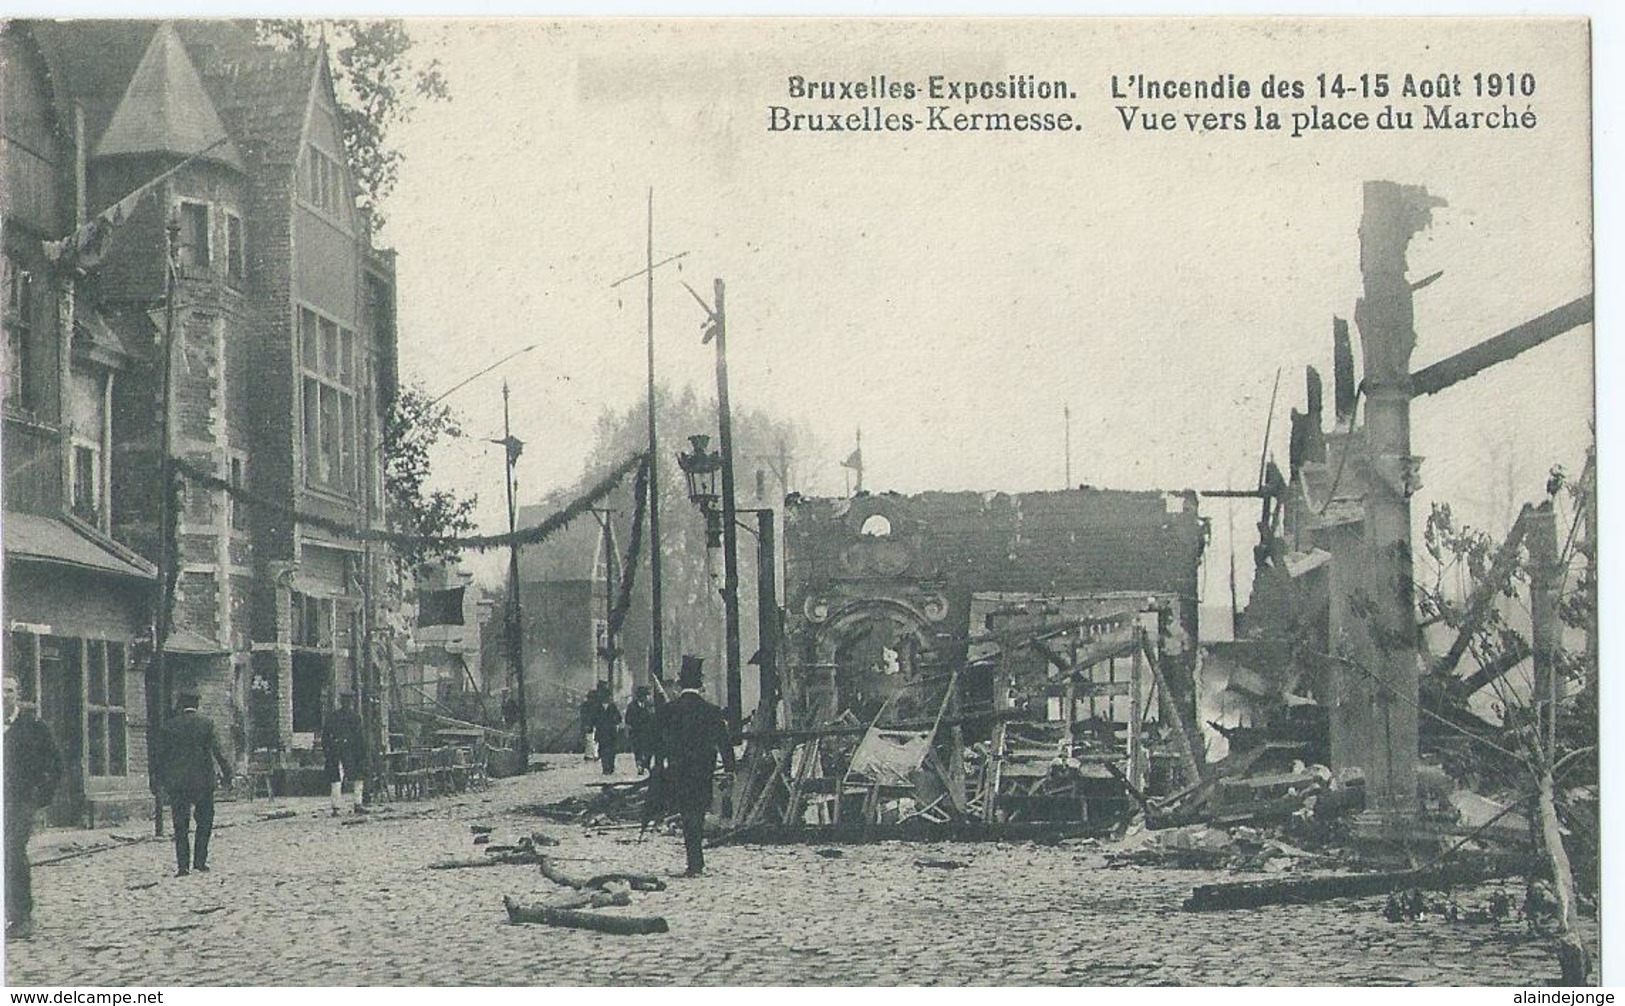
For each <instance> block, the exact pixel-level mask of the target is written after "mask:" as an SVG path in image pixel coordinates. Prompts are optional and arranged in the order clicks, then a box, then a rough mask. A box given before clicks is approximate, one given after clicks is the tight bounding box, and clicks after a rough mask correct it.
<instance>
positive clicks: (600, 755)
mask: <svg viewBox="0 0 1625 1006" xmlns="http://www.w3.org/2000/svg"><path fill="white" fill-rule="evenodd" d="M655 708H656V706H655V700H654V697H653V695H652V693H651V692H650V689H649V686H648V685H640V686H638V688H637V690H636V691H635V692H634V693H633V695H632V701H631V702H628V703H627V704H626V714H625V717H624V723H625V729H624V731H623V730H622V723H623V718H622V714H621V711H620V709H619V708H617V707H616V705H615V699H614V698H613V697H612V696H611V695H610V693H609V689H608V687H606V686H605V685H604V683H603V682H599V683H598V684H597V685H596V686H594V687H593V690H592V691H590V692H588V693H587V697H586V699H584V700H583V701H582V703H581V749H582V752H583V756H584V757H585V758H586V760H587V761H592V760H594V759H597V761H598V762H599V764H601V765H602V766H603V768H604V774H605V775H614V774H615V759H616V757H617V756H618V755H619V754H620V753H621V751H622V750H623V747H622V741H623V740H624V741H625V742H626V743H625V746H626V747H629V748H631V749H632V758H633V760H634V762H635V763H636V765H637V770H638V771H639V772H640V773H641V772H647V771H649V764H650V762H651V761H652V760H653V759H654V751H655Z"/></svg>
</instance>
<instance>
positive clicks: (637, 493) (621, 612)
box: [609, 464, 649, 639]
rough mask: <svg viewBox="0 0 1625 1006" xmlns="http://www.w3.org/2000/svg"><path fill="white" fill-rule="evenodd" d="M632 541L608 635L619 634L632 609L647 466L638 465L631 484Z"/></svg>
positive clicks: (610, 617)
mask: <svg viewBox="0 0 1625 1006" xmlns="http://www.w3.org/2000/svg"><path fill="white" fill-rule="evenodd" d="M632 485H633V489H632V497H633V499H634V501H635V502H634V503H633V507H632V540H631V541H629V542H627V545H626V560H625V561H624V562H623V563H622V564H621V569H622V570H623V572H622V573H621V592H620V596H618V597H617V598H616V599H615V608H614V610H612V611H611V612H610V613H609V635H610V638H612V639H613V638H614V637H616V636H618V635H620V634H621V627H622V626H623V625H625V624H626V613H627V612H628V611H630V610H631V609H632V584H633V583H634V582H635V581H636V580H637V571H638V559H639V558H640V555H639V553H640V552H641V551H642V549H643V511H644V509H645V506H646V504H647V503H648V501H649V466H648V465H646V464H645V465H639V466H638V475H637V480H636V481H635V482H633V484H632Z"/></svg>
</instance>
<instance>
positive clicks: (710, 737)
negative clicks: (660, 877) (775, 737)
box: [655, 654, 734, 877]
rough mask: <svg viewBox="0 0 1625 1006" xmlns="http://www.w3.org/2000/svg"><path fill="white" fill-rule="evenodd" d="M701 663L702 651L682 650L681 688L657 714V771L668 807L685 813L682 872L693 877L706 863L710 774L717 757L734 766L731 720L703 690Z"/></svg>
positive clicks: (730, 767)
mask: <svg viewBox="0 0 1625 1006" xmlns="http://www.w3.org/2000/svg"><path fill="white" fill-rule="evenodd" d="M702 666H703V664H702V661H701V659H700V658H699V657H692V656H689V655H687V654H684V655H683V667H682V670H681V671H680V672H679V673H678V676H677V687H678V688H679V689H680V691H679V692H678V695H677V697H676V698H675V699H672V700H671V701H670V702H668V703H666V704H665V705H663V706H661V707H660V709H659V711H658V712H657V713H656V714H655V734H656V742H655V743H656V746H655V772H656V773H657V774H658V775H659V777H660V784H661V787H660V788H661V794H662V799H663V801H664V805H665V807H666V808H668V809H669V810H675V811H676V812H677V813H678V814H680V815H682V819H683V847H684V849H685V850H686V852H687V854H688V872H687V873H685V874H684V876H689V877H695V876H699V874H700V872H701V871H703V870H704V869H705V853H704V851H703V847H702V843H703V841H704V838H705V812H706V811H707V810H709V809H710V807H711V797H712V795H713V788H712V779H711V777H712V774H713V773H714V772H715V771H716V767H717V758H718V757H719V756H720V757H721V758H722V765H723V767H724V768H726V769H727V770H728V771H730V772H732V771H733V769H734V748H733V738H732V737H731V736H730V735H729V731H728V720H727V718H726V717H724V716H723V715H722V710H720V709H718V708H717V707H716V706H714V705H712V704H711V703H709V702H707V701H706V700H705V697H704V696H703V695H701V694H700V686H701V684H702V683H703V681H704V678H703V677H702V673H701V668H702Z"/></svg>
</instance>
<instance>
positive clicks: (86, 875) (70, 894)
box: [5, 759, 1594, 986]
mask: <svg viewBox="0 0 1625 1006" xmlns="http://www.w3.org/2000/svg"><path fill="white" fill-rule="evenodd" d="M589 768H590V769H591V770H592V771H590V772H589ZM600 778H601V777H600V776H599V775H598V774H597V767H596V765H592V766H583V764H582V763H581V762H580V761H579V760H575V759H559V760H557V761H555V762H554V763H553V764H552V766H551V767H550V770H549V771H544V772H536V773H532V774H531V775H529V776H527V777H525V778H522V779H509V780H498V781H496V782H494V783H493V784H492V786H491V788H490V789H489V790H487V791H485V792H482V793H475V794H469V795H464V796H459V797H453V798H447V799H442V800H438V801H433V802H429V803H421V804H411V803H407V804H396V805H393V806H391V807H389V808H387V809H385V810H383V811H381V812H379V813H375V814H373V815H371V816H370V817H367V818H365V819H362V820H364V822H365V823H359V824H347V823H344V820H345V819H336V818H332V817H330V816H325V815H326V814H327V810H326V805H325V802H324V801H321V800H305V801H277V802H276V803H275V804H267V803H266V802H264V801H260V802H258V803H244V804H231V805H224V806H223V808H222V814H221V817H222V820H223V822H224V823H225V824H226V825H227V826H226V827H224V828H221V829H220V830H218V831H217V833H216V835H215V840H214V845H213V849H212V852H211V855H210V865H211V866H212V867H213V871H212V872H211V873H208V874H194V875H192V876H189V877H183V878H175V877H172V876H171V875H170V874H171V872H172V866H173V860H172V850H171V848H170V846H169V845H168V844H167V842H159V841H141V842H127V841H124V842H120V841H114V842H113V845H112V846H111V847H109V848H106V849H104V850H102V851H97V852H93V853H90V854H82V855H77V856H73V857H72V858H65V859H60V860H59V861H57V862H55V863H51V864H48V865H41V866H38V867H36V869H35V873H34V878H35V880H34V883H35V889H36V897H37V900H38V907H37V910H36V921H37V924H38V932H37V935H36V936H35V938H34V939H33V940H31V941H27V942H21V943H15V944H12V945H8V946H7V947H6V975H5V979H6V982H7V983H8V984H11V985H14V986H15V985H21V986H29V985H50V986H61V985H126V986H135V985H293V984H297V985H357V984H360V985H465V984H466V985H475V984H498V985H577V984H588V985H600V984H611V983H615V984H703V985H733V984H791V985H799V984H882V985H894V984H924V985H933V984H949V985H967V984H970V985H978V984H981V985H985V984H1001V985H1007V984H1043V985H1050V984H1080V985H1149V984H1188V985H1219V984H1313V985H1323V984H1360V985H1366V984H1473V985H1479V984H1488V985H1522V984H1529V983H1534V982H1539V981H1542V980H1544V979H1548V978H1551V977H1554V976H1555V964H1554V963H1553V957H1552V954H1551V952H1550V950H1549V949H1548V948H1547V947H1546V946H1545V945H1543V944H1540V943H1535V942H1531V941H1529V940H1527V939H1526V938H1525V937H1524V935H1523V930H1522V927H1521V925H1518V924H1510V923H1509V924H1501V925H1465V924H1456V925H1451V924H1449V923H1445V922H1443V921H1437V922H1435V921H1426V922H1421V923H1407V924H1392V923H1388V922H1386V921H1384V920H1383V918H1382V916H1381V913H1380V906H1381V899H1363V900H1357V901H1348V900H1344V901H1335V902H1329V903H1325V904H1319V905H1308V906H1300V907H1280V908H1266V909H1257V910H1251V911H1235V912H1212V913H1199V914H1192V913H1187V912H1184V911H1182V910H1181V909H1180V904H1181V902H1182V901H1183V899H1184V898H1185V897H1186V896H1187V895H1188V894H1189V893H1190V889H1191V887H1192V886H1193V885H1195V884H1200V883H1207V882H1211V881H1213V880H1216V879H1223V878H1222V877H1221V875H1219V874H1215V873H1209V872H1202V871H1191V870H1163V869H1146V868H1123V869H1107V868H1105V867H1104V864H1103V859H1102V857H1101V856H1100V854H1099V852H1098V850H1097V849H1096V848H1094V847H1091V846H1089V845H1087V844H1062V845H1035V844H977V845H967V844H949V843H939V844H931V845H921V844H905V843H899V842H886V843H879V844H874V845H865V846H845V847H842V849H841V853H842V854H841V855H840V856H838V857H834V856H830V857H826V856H821V855H819V853H818V850H817V849H816V848H814V847H810V846H772V847H729V848H722V849H716V850H711V851H709V852H708V854H707V865H708V871H707V875H706V876H704V877H701V878H697V879H683V878H677V877H673V879H672V880H670V881H669V886H668V888H667V890H665V891H661V892H650V893H645V894H636V895H634V899H635V900H634V902H633V906H632V907H631V908H629V909H620V911H622V912H630V913H633V914H648V915H661V916H664V917H665V918H666V919H667V920H668V921H669V923H670V926H671V932H670V933H668V934H663V935H657V936H634V937H623V936H611V935H605V934H598V933H589V932H582V931H576V930H568V929H558V928H553V927H549V926H534V925H510V924H509V923H508V922H507V916H506V913H505V912H504V910H503V906H502V897H503V895H504V894H511V895H514V896H516V897H518V898H520V899H521V900H525V899H528V898H533V897H535V898H540V897H544V896H548V895H554V894H557V893H558V892H560V891H561V890H562V889H561V888H558V887H557V886H555V885H553V884H552V883H550V882H549V881H548V880H546V879H545V878H544V877H542V876H541V875H540V874H539V872H538V871H537V870H536V869H535V868H534V867H526V866H497V867H490V868H486V869H472V870H429V869H426V868H425V867H426V864H428V863H430V862H433V861H436V860H441V859H446V858H467V857H470V856H476V855H478V849H477V847H475V846H474V845H473V844H472V836H471V833H470V830H469V826H470V825H471V824H486V825H491V826H493V827H494V828H495V836H494V837H495V838H496V840H498V841H503V840H510V841H511V840H512V839H514V838H516V837H517V836H518V835H521V834H528V833H529V832H531V831H544V832H546V833H548V834H550V835H553V836H554V837H556V838H558V839H559V840H560V843H561V844H560V846H559V847H558V848H557V849H555V850H553V851H554V852H556V853H557V854H558V856H559V857H560V858H561V860H563V862H562V864H561V865H562V866H564V867H565V868H567V869H568V870H569V871H570V872H572V873H577V874H587V873H590V872H595V871H607V870H610V869H627V870H642V871H648V872H653V873H657V874H661V875H672V874H675V873H676V872H678V871H679V870H680V869H681V867H682V848H681V843H680V841H678V840H677V839H675V838H672V837H669V836H652V837H649V838H646V839H644V840H643V841H641V842H640V841H638V840H637V838H636V834H637V833H636V830H635V829H632V830H613V829H612V830H605V831H601V832H598V833H589V832H588V831H586V830H585V829H583V828H582V827H580V826H577V825H561V824H557V823H553V822H549V821H547V820H545V819H540V818H536V817H530V816H526V815H524V814H523V813H520V812H518V810H517V809H516V808H519V807H521V806H522V805H524V804H527V803H534V802H537V801H545V800H552V799H557V798H559V797H561V796H564V795H566V794H569V793H580V792H582V791H583V789H584V787H585V786H586V784H587V783H588V782H591V781H595V780H598V779H600ZM622 778H628V776H626V775H624V773H623V776H622ZM273 806H275V807H282V808H286V809H291V810H293V811H294V814H293V816H291V817H282V818H279V819H274V820H263V819H261V818H262V817H263V816H264V815H265V814H266V813H267V810H268V808H270V807H273ZM349 820H357V819H353V818H352V819H349ZM115 831H116V833H118V834H121V835H124V836H126V837H128V836H130V835H132V834H137V833H139V832H140V825H139V824H133V825H130V826H125V827H124V828H122V829H115ZM72 834H74V833H64V832H50V833H46V834H44V835H41V836H39V840H38V843H37V845H36V847H35V852H34V856H35V859H36V860H42V859H49V858H54V856H55V855H61V852H62V850H61V842H62V841H63V840H64V836H71V835H72ZM77 834H78V835H79V836H81V844H82V845H83V844H88V843H90V842H92V841H94V840H96V838H97V836H98V835H100V836H102V837H103V838H105V836H106V833H105V832H98V833H87V832H80V833H77ZM69 851H73V850H69ZM920 859H941V860H953V861H957V862H961V863H964V864H967V865H966V866H965V867H964V868H962V869H931V868H923V867H920V866H917V865H915V861H916V860H920ZM1592 935H1593V936H1594V932H1593V934H1592Z"/></svg>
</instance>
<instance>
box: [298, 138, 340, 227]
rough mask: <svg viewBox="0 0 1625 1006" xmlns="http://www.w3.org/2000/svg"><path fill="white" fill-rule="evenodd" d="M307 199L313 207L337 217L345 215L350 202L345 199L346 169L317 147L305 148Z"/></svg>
mask: <svg viewBox="0 0 1625 1006" xmlns="http://www.w3.org/2000/svg"><path fill="white" fill-rule="evenodd" d="M305 199H306V200H308V201H309V203H310V204H311V205H312V206H314V207H316V208H317V209H319V210H321V211H322V212H324V213H328V214H331V215H333V216H335V217H336V216H340V215H342V214H343V212H344V209H345V205H346V203H347V202H348V200H347V199H346V198H345V184H344V168H343V167H342V166H341V165H340V164H339V162H338V161H336V160H334V159H333V158H331V157H329V156H328V155H326V154H324V153H322V152H321V151H320V150H317V149H316V148H315V147H306V148H305Z"/></svg>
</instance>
